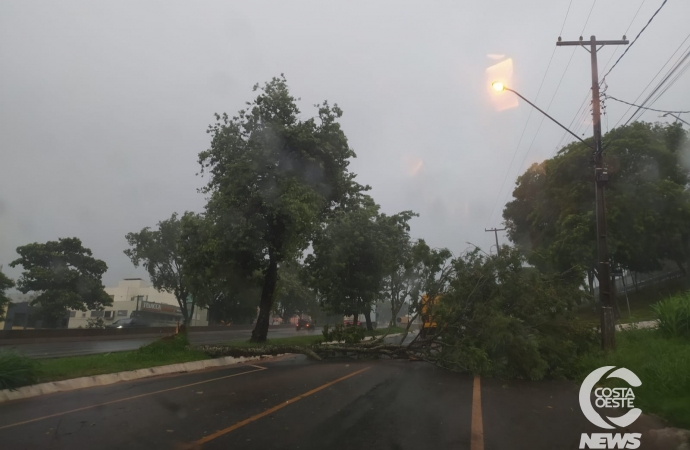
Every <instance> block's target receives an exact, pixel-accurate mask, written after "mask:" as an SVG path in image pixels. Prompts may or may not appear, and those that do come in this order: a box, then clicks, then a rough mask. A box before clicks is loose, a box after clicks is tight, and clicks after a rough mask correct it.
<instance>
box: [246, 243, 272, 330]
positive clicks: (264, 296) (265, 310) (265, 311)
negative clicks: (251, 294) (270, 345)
mask: <svg viewBox="0 0 690 450" xmlns="http://www.w3.org/2000/svg"><path fill="white" fill-rule="evenodd" d="M277 281H278V260H277V259H276V258H275V256H273V255H271V257H270V260H269V263H268V270H266V276H265V277H264V286H263V289H262V290H261V303H259V317H257V319H256V326H254V331H252V337H251V339H250V340H249V341H250V342H266V336H267V335H268V321H269V319H270V316H271V307H272V306H273V294H274V293H275V290H276V283H277Z"/></svg>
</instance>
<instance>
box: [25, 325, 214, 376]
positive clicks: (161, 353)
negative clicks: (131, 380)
mask: <svg viewBox="0 0 690 450" xmlns="http://www.w3.org/2000/svg"><path fill="white" fill-rule="evenodd" d="M188 345H189V341H188V340H187V336H186V335H184V334H178V335H175V336H170V337H169V338H163V339H160V340H158V341H155V342H153V343H151V344H149V345H145V346H143V347H141V348H140V349H138V350H134V351H129V352H116V353H104V354H99V355H88V356H73V357H68V358H55V359H41V360H38V361H37V363H38V365H39V367H38V381H39V382H46V381H57V380H65V379H69V378H78V377H86V376H92V375H101V374H104V373H115V372H124V371H127V370H136V369H144V368H147V367H155V366H165V365H168V364H178V363H185V362H190V361H199V360H202V359H209V356H208V355H206V353H204V352H202V351H199V350H194V349H190V348H187V346H188Z"/></svg>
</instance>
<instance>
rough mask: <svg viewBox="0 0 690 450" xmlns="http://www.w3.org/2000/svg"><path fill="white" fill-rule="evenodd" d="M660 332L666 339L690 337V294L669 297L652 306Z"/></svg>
mask: <svg viewBox="0 0 690 450" xmlns="http://www.w3.org/2000/svg"><path fill="white" fill-rule="evenodd" d="M652 309H653V310H654V314H655V315H656V317H657V319H658V320H659V331H660V332H661V334H663V335H664V336H666V337H686V338H687V337H690V293H687V292H686V293H683V294H678V295H674V296H673V297H669V298H667V299H666V300H662V301H660V302H658V303H655V304H654V305H652Z"/></svg>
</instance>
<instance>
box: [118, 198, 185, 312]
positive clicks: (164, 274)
mask: <svg viewBox="0 0 690 450" xmlns="http://www.w3.org/2000/svg"><path fill="white" fill-rule="evenodd" d="M193 216H194V214H193V213H190V212H186V213H185V214H184V215H183V216H182V218H181V219H178V218H177V213H173V215H172V216H171V217H170V218H169V219H166V220H162V221H160V222H158V229H157V230H151V229H150V228H149V227H146V228H143V229H142V230H141V231H139V232H138V233H127V235H126V236H125V237H126V239H127V243H128V244H129V246H130V247H131V248H129V249H127V250H125V251H124V253H125V255H127V257H129V259H130V260H131V261H132V264H134V267H139V265H140V264H141V265H142V266H144V269H146V271H147V272H148V274H149V277H150V279H151V283H152V284H153V286H154V287H155V288H156V289H158V290H159V291H163V292H169V293H171V294H173V295H174V296H175V298H176V299H177V303H178V305H179V307H180V309H181V310H182V316H183V317H184V323H185V324H186V325H188V324H189V322H190V321H191V318H192V317H193V316H194V307H195V306H196V300H195V298H194V296H193V295H192V294H193V292H192V288H191V285H190V281H191V280H190V277H189V274H188V268H187V263H186V260H185V259H184V258H183V255H182V245H183V244H182V221H183V220H192V217H193ZM190 297H191V300H192V301H191V302H190V303H189V305H188V303H187V301H188V299H189V298H190Z"/></svg>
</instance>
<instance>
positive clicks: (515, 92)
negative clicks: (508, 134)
mask: <svg viewBox="0 0 690 450" xmlns="http://www.w3.org/2000/svg"><path fill="white" fill-rule="evenodd" d="M503 89H505V90H506V91H510V92H512V93H513V94H515V95H517V96H518V97H520V98H521V99H523V100H524V101H526V102H527V103H529V104H530V105H532V107H534V109H536V110H537V111H539V112H540V113H542V114H544V115H545V116H546V117H548V118H549V119H551V120H552V121H553V122H554V123H555V124H556V125H558V126H559V127H561V128H563V129H564V130H565V131H567V132H568V133H570V134H571V135H573V137H575V139H577V140H578V141H580V142H582V143H583V144H585V145H586V146H587V147H589V148H592V146H591V145H589V144H588V143H586V142H585V141H584V140H582V138H581V137H580V136H578V135H577V134H575V133H573V132H572V131H570V130H569V129H568V128H567V127H566V126H565V125H563V124H561V123H560V122H559V121H557V120H556V119H554V118H553V117H551V116H550V115H548V114H546V112H544V111H543V110H542V109H541V108H539V107H538V106H537V105H535V104H534V103H532V102H531V101H529V100H527V99H526V98H525V97H523V96H522V95H520V93H519V92H517V91H514V90H512V89H510V88H509V87H503ZM592 149H593V148H592Z"/></svg>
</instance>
